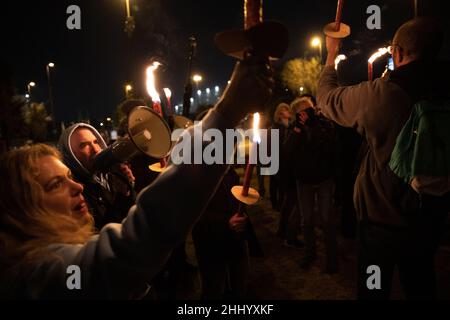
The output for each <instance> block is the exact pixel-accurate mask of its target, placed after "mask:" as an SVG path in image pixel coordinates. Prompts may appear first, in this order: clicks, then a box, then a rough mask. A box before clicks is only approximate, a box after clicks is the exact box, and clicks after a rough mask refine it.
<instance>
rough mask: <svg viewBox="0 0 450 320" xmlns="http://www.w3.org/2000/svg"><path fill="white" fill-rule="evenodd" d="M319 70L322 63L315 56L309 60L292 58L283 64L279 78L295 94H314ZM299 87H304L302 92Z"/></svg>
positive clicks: (320, 70)
mask: <svg viewBox="0 0 450 320" xmlns="http://www.w3.org/2000/svg"><path fill="white" fill-rule="evenodd" d="M321 72H322V65H321V64H320V61H319V59H318V58H316V57H314V58H312V59H310V60H306V59H300V58H299V59H293V60H289V61H288V62H286V64H285V65H284V67H283V70H282V71H281V80H282V81H283V84H284V85H285V86H287V87H288V88H289V90H291V91H292V92H294V93H296V94H299V93H309V94H312V95H314V96H315V95H316V93H317V85H318V83H319V77H320V73H321ZM300 87H303V88H304V89H303V91H302V92H301V91H300Z"/></svg>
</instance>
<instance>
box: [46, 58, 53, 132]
mask: <svg viewBox="0 0 450 320" xmlns="http://www.w3.org/2000/svg"><path fill="white" fill-rule="evenodd" d="M54 67H55V64H54V63H53V62H50V63H48V64H47V65H46V66H45V69H46V70H47V82H48V99H49V102H50V113H51V115H52V123H53V126H55V110H54V104H53V93H52V82H51V80H50V68H54Z"/></svg>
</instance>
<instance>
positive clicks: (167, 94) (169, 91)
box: [163, 88, 173, 115]
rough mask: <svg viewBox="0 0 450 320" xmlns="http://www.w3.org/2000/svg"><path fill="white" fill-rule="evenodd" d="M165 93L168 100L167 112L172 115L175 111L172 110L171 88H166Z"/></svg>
mask: <svg viewBox="0 0 450 320" xmlns="http://www.w3.org/2000/svg"><path fill="white" fill-rule="evenodd" d="M163 91H164V94H165V95H166V98H167V111H168V113H169V114H170V115H172V114H173V110H172V105H171V103H170V98H171V97H172V91H171V90H170V89H169V88H164V89H163Z"/></svg>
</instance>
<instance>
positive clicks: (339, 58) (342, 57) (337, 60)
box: [334, 54, 347, 70]
mask: <svg viewBox="0 0 450 320" xmlns="http://www.w3.org/2000/svg"><path fill="white" fill-rule="evenodd" d="M342 60H347V56H346V55H345V54H340V55H338V56H337V57H336V59H335V60H334V69H335V70H337V67H338V65H339V63H340V62H341V61H342Z"/></svg>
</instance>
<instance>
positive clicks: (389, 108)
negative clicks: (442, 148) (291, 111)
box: [317, 61, 450, 227]
mask: <svg viewBox="0 0 450 320" xmlns="http://www.w3.org/2000/svg"><path fill="white" fill-rule="evenodd" d="M443 69H446V70H447V71H448V70H449V68H448V64H445V63H438V62H436V63H435V64H431V63H426V62H425V61H415V62H412V63H409V64H407V65H404V66H402V67H400V68H398V69H396V70H394V71H393V72H391V74H390V75H389V76H387V77H384V78H379V79H376V80H374V81H365V82H362V83H360V84H358V85H354V86H348V87H340V86H338V83H337V74H336V71H335V70H334V68H333V67H332V66H327V67H325V68H324V70H323V72H322V75H321V77H320V80H319V88H318V95H317V100H318V105H319V108H320V109H321V110H322V112H323V113H324V115H325V116H326V117H328V118H330V119H331V120H333V121H335V122H337V123H338V124H340V125H342V126H345V127H352V128H355V129H356V130H358V132H359V133H360V134H361V135H362V136H363V137H364V138H365V140H366V142H367V147H368V148H367V149H368V150H367V152H366V154H365V157H364V159H363V161H362V163H361V167H360V170H359V174H358V177H357V179H356V183H355V190H354V204H355V208H356V211H357V213H358V215H359V218H360V219H367V220H368V221H371V222H376V223H381V224H384V225H391V226H397V227H401V226H407V225H410V224H411V223H415V224H417V223H419V224H420V219H421V217H420V214H419V200H420V199H419V196H418V194H417V193H416V192H415V191H414V190H413V189H412V188H411V187H410V186H409V185H407V184H405V183H404V182H403V181H401V180H400V179H399V178H398V177H397V176H395V174H394V173H393V172H392V171H391V170H390V169H389V168H388V162H389V160H390V157H391V153H392V150H393V148H394V145H395V142H396V139H397V136H398V134H399V133H400V131H401V129H402V127H403V126H404V124H405V123H406V121H407V119H408V118H409V116H410V114H411V110H412V107H413V105H414V103H415V102H417V101H418V100H419V99H423V98H428V97H442V98H445V97H447V98H448V95H449V90H448V88H449V87H450V86H449V82H450V81H449V79H448V74H449V73H448V72H444V71H443Z"/></svg>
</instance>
